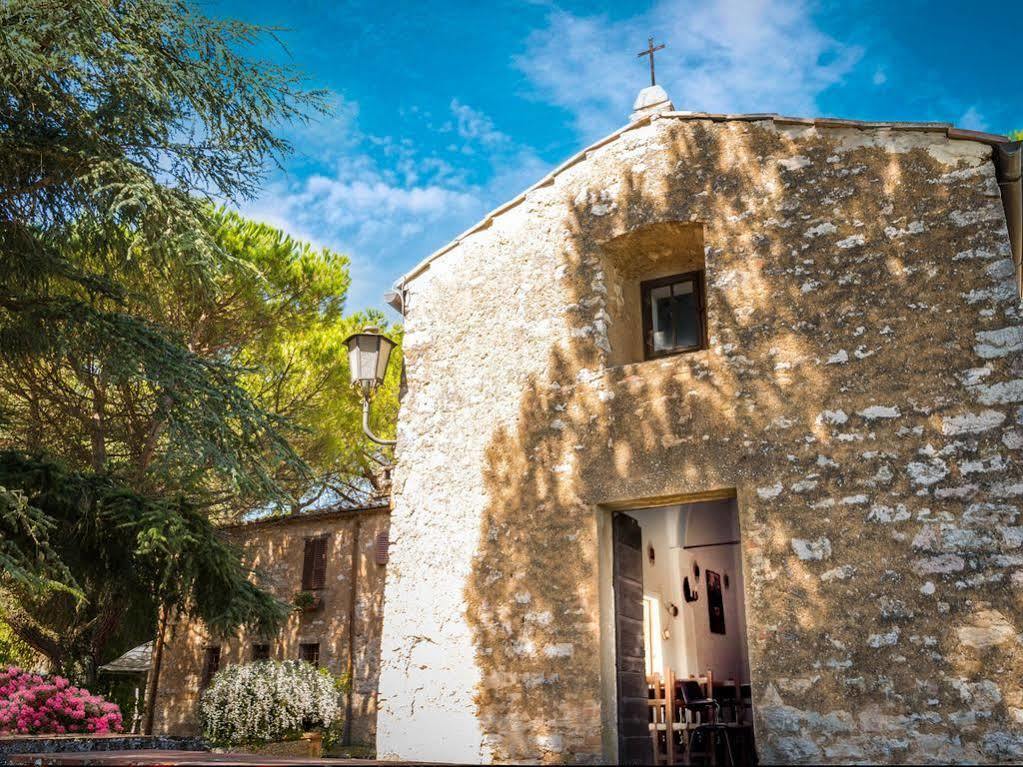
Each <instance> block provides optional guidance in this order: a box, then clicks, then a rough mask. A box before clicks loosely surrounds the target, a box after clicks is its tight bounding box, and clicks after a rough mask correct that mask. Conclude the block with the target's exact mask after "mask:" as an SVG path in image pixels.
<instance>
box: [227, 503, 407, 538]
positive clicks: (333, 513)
mask: <svg viewBox="0 0 1023 767" xmlns="http://www.w3.org/2000/svg"><path fill="white" fill-rule="evenodd" d="M380 511H387V512H389V511H390V507H389V506H387V505H386V504H378V505H375V506H357V507H354V508H341V509H338V508H335V509H327V510H326V511H317V512H311V513H308V514H288V515H286V516H279V517H277V516H275V517H263V518H262V519H255V520H253V521H251V522H236V523H235V524H233V525H224V526H222V527H221V528H220V529H221V530H227V531H230V532H245V531H247V530H252V529H254V528H263V527H272V526H274V525H290V524H299V523H302V522H323V521H326V520H330V519H343V518H345V517H354V516H357V515H359V514H372V513H375V512H380Z"/></svg>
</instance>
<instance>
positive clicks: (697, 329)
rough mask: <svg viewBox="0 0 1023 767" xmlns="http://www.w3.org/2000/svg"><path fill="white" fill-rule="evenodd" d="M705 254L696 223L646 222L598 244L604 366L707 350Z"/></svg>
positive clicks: (699, 229)
mask: <svg viewBox="0 0 1023 767" xmlns="http://www.w3.org/2000/svg"><path fill="white" fill-rule="evenodd" d="M706 252H707V249H706V246H705V244H704V240H703V225H702V224H700V223H697V222H682V221H663V222H660V223H655V224H646V225H643V226H639V227H636V228H633V229H630V230H629V231H627V232H624V233H622V234H620V235H619V236H617V237H614V238H612V239H610V240H608V241H606V242H604V243H602V244H601V246H600V260H601V268H602V269H603V271H604V282H605V287H606V289H607V293H606V296H607V298H606V310H607V314H608V320H607V338H606V344H603V345H602V346H601V348H602V349H603V350H604V354H605V358H604V363H605V365H606V366H608V367H614V366H617V365H628V364H632V363H637V362H643V361H644V360H650V359H657V358H660V357H665V356H667V355H669V354H679V353H683V352H693V351H697V350H700V349H705V348H707V338H708V337H709V332H708V327H709V322H708V317H709V316H710V314H711V311H710V307H709V306H708V302H707V300H706V299H707V290H706V279H705V276H704V272H705V269H706V268H707V266H708V265H707V260H706V255H705V254H706Z"/></svg>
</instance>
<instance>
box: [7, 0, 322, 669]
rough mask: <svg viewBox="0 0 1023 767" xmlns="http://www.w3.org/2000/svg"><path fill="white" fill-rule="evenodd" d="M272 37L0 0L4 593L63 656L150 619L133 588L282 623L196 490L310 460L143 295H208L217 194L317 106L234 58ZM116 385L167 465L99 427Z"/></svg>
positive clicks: (238, 373)
mask: <svg viewBox="0 0 1023 767" xmlns="http://www.w3.org/2000/svg"><path fill="white" fill-rule="evenodd" d="M272 34H273V30H268V29H263V28H260V27H256V26H252V25H249V24H245V23H242V22H238V21H230V20H226V21H222V20H216V19H211V18H208V17H205V16H203V15H202V14H200V13H199V12H197V11H196V9H195V8H194V7H193V6H192V5H190V4H188V3H186V2H181V1H179V0H17V2H10V1H9V0H0V156H2V157H3V162H2V163H0V368H2V369H3V371H4V373H3V374H4V379H5V386H9V389H8V392H7V395H6V396H2V395H0V441H2V443H3V444H4V445H5V446H6V447H8V448H10V450H9V452H7V453H5V454H4V458H3V462H2V463H3V471H2V472H0V565H3V568H4V573H3V574H2V575H0V600H2V604H0V609H2V610H3V611H4V613H5V616H6V617H7V618H9V619H10V620H9V621H8V622H9V623H10V625H11V627H12V628H13V629H14V630H15V632H16V633H17V634H18V636H19V637H21V638H22V639H24V640H26V641H28V643H29V644H30V645H32V646H33V647H34V648H35V649H37V650H39V651H41V652H44V653H47V654H48V655H50V657H51V659H54V660H55V662H56V663H57V664H58V665H68V664H71V663H76V662H77V663H79V664H84V665H86V666H88V665H90V663H91V661H94V660H95V658H96V656H97V651H96V648H97V647H102V646H103V641H102V640H103V637H104V636H109V634H110V632H111V631H114V630H116V627H117V625H118V623H119V622H121V621H123V620H126V619H127V614H128V613H131V611H132V610H134V609H136V608H138V610H139V611H140V612H141V613H143V614H144V613H146V611H147V610H149V611H150V612H149V617H147V618H144V619H143V620H145V621H148V622H149V625H150V626H151V625H152V610H151V608H152V606H153V604H152V603H150V604H148V605H147V604H146V600H147V599H152V600H154V603H155V604H156V605H158V607H159V610H160V613H161V615H163V616H166V615H167V614H168V612H169V611H171V610H186V611H193V612H194V613H195V614H196V615H198V616H200V617H202V618H204V619H205V620H207V621H208V622H209V623H210V625H211V626H213V627H215V628H217V629H218V630H225V631H226V630H229V629H230V627H232V626H237V625H241V624H243V623H247V624H252V625H256V626H260V627H262V628H267V629H268V627H270V626H272V625H273V624H274V623H275V622H276V621H279V620H280V618H281V615H282V612H281V606H280V605H279V604H278V603H277V602H276V601H275V600H273V599H272V598H271V597H270V596H269V595H267V594H266V593H265V592H263V591H260V590H259V589H258V588H255V587H254V586H253V585H252V584H251V582H250V580H249V577H248V576H249V573H248V572H247V570H246V569H245V567H244V566H243V564H242V562H241V560H240V557H239V556H238V554H237V552H234V551H233V550H232V549H231V548H230V547H229V546H227V545H226V544H225V543H224V542H223V541H222V540H221V538H220V537H219V535H218V534H217V531H216V530H215V528H214V527H213V526H212V525H211V524H210V522H209V519H208V514H207V508H206V504H207V503H208V502H209V497H208V496H209V494H210V493H211V492H212V491H213V489H214V488H215V489H217V490H220V491H224V492H227V493H230V494H236V495H237V496H239V497H245V498H246V499H248V501H250V502H254V501H255V500H256V499H260V500H262V501H263V502H265V503H267V504H273V503H282V502H288V501H289V500H290V494H289V492H288V489H287V488H285V487H283V486H282V484H281V481H280V478H281V477H282V476H285V475H287V476H296V475H298V476H305V475H307V474H308V467H307V465H306V463H305V462H304V461H303V460H302V459H301V458H300V457H299V455H298V454H297V453H296V451H295V450H294V449H293V447H292V445H291V444H290V442H289V440H288V438H287V434H286V431H287V429H288V428H289V423H288V421H287V419H286V418H284V417H282V416H280V415H279V414H276V413H273V412H271V411H269V410H268V409H267V408H265V407H264V406H263V403H261V402H260V400H259V398H258V397H255V396H254V395H253V394H252V392H251V391H250V390H248V389H247V388H246V387H245V386H244V385H243V384H244V381H243V379H244V377H245V376H246V375H248V371H247V370H246V369H244V368H243V367H242V366H240V365H239V364H237V361H236V360H232V359H231V358H230V356H229V355H223V354H215V353H214V354H207V353H203V352H202V351H201V350H197V349H196V348H193V346H192V344H191V343H190V341H189V339H187V338H185V337H183V335H182V334H181V333H180V332H179V331H178V330H177V329H175V328H173V327H169V326H168V325H166V324H165V323H164V322H163V321H162V319H161V318H160V317H159V316H158V315H157V314H156V313H154V312H152V311H146V310H143V309H142V307H141V304H140V302H144V300H145V299H144V298H140V291H139V290H138V286H139V285H140V284H142V282H143V281H146V282H149V283H155V284H158V285H159V284H165V285H171V284H173V285H175V286H179V287H180V289H182V290H188V291H190V292H192V293H194V294H196V295H202V294H203V293H207V292H208V293H210V294H213V293H215V292H216V286H217V284H218V280H219V279H221V278H222V276H223V275H224V273H225V271H226V270H228V269H229V268H231V265H232V264H233V263H234V259H233V258H232V256H231V254H230V253H229V252H227V251H226V250H225V248H224V247H223V246H222V243H221V242H218V239H217V236H216V232H217V225H216V220H215V217H214V214H213V210H214V207H213V204H212V203H214V202H232V201H238V200H240V199H243V198H245V197H248V196H251V195H252V194H254V193H255V192H256V191H257V190H258V187H259V184H260V182H261V180H262V178H263V176H264V173H265V171H266V169H267V167H268V164H272V163H274V162H279V161H280V160H281V158H282V157H283V156H284V155H285V154H286V153H288V152H289V151H290V146H289V144H288V143H287V141H286V140H284V139H283V138H281V136H280V135H279V133H280V131H279V129H280V127H281V125H282V124H284V123H286V122H288V121H295V120H303V119H306V118H307V116H309V115H312V114H314V113H316V112H317V111H318V110H321V109H322V108H323V104H324V101H323V97H322V94H320V93H316V92H309V91H305V90H303V88H302V85H301V82H300V80H299V78H298V76H297V75H296V74H295V73H294V72H292V71H290V70H288V69H283V68H280V67H278V66H275V65H273V64H270V63H267V62H265V61H260V60H258V59H256V58H253V57H252V56H251V55H247V54H251V52H252V51H253V50H254V46H255V45H256V44H257V43H259V42H261V41H262V40H263V39H265V38H266V36H267V35H272ZM40 382H42V383H40ZM58 395H59V396H58ZM111 398H117V399H118V401H119V404H121V405H125V402H129V401H130V402H129V404H127V405H125V407H129V408H130V407H133V406H134V407H137V408H142V409H146V410H145V412H141V411H140V412H139V415H140V416H144V418H140V419H139V422H140V423H146V424H148V428H149V429H150V431H148V432H145V433H139V434H136V435H133V437H134V438H135V439H136V440H137V442H136V443H133V444H138V445H141V446H142V447H141V449H142V450H143V451H145V450H147V449H149V448H150V446H153V445H159V446H163V447H167V446H169V445H172V446H173V448H172V449H166V450H164V452H163V455H164V456H166V457H167V458H168V460H166V461H161V462H160V463H159V467H157V465H156V463H153V462H149V463H147V462H146V461H144V460H143V461H139V460H137V459H138V458H139V456H129V455H127V453H126V452H125V451H126V450H128V448H126V445H128V444H129V443H130V442H131V440H127V439H121V440H108V439H106V435H108V434H109V431H108V429H107V426H108V424H106V423H104V418H105V417H106V416H107V414H108V413H109V412H110V410H109V409H108V404H109V403H108V400H110V399H111ZM69 403H74V407H73V408H72V407H69ZM41 425H45V426H46V428H43V427H42V426H41ZM61 430H63V431H61ZM118 451H120V452H118ZM54 454H56V456H57V457H58V458H59V460H55V459H54V457H53V456H54ZM129 458H132V459H134V460H128V459H129ZM126 466H134V467H136V468H137V467H139V466H142V467H143V469H144V470H143V471H142V473H141V474H137V475H132V474H131V473H130V472H129V471H127V470H126V468H125V467H126ZM76 538H77V543H81V545H80V546H77V548H76V545H75V544H76ZM86 551H87V552H89V556H88V557H85V556H84V555H83V553H82V552H86ZM140 593H142V594H143V596H144V597H145V599H142V600H141V601H140V600H139V599H138V598H137V597H138V595H139V594H140ZM123 598H130V599H132V601H131V603H130V605H127V604H126V603H123V602H119V601H118V600H120V599H123ZM69 600H70V601H69ZM122 605H125V607H124V609H120V610H119V609H118V608H120V607H121V606H122ZM69 606H70V607H69ZM129 607H130V609H129ZM111 608H113V609H111ZM69 609H70V610H72V611H83V610H84V611H86V612H88V611H92V618H90V620H92V625H93V630H92V633H91V634H90V635H89V637H88V641H87V642H85V644H88V645H89V647H88V649H87V650H84V651H83V650H81V647H82V642H78V643H77V644H76V642H77V640H73V638H70V637H66V636H64V637H62V636H55V635H56V634H57V633H58V631H59V628H58V627H59V626H60V621H58V620H49V621H48V618H49V617H52V615H53V612H51V611H56V612H57V613H58V614H61V615H63V614H66V613H67V612H68V611H69ZM61 611H63V612H61ZM93 618H94V620H93ZM103 621H109V625H108V624H105V623H104V622H103ZM40 629H41V630H42V631H40ZM47 632H49V633H48V635H47ZM55 638H56V639H57V640H58V641H57V645H59V646H54V643H53V641H51V640H54V639H55ZM84 641H85V640H83V642H84ZM76 648H78V649H76ZM90 654H91V656H90ZM69 655H72V656H77V657H76V658H69V657H68V656H69ZM90 658H91V660H90Z"/></svg>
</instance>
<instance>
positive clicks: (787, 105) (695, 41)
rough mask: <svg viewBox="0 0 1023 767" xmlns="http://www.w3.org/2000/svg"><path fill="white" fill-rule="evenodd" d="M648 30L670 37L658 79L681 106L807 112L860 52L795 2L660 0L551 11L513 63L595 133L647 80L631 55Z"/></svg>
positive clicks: (613, 122)
mask: <svg viewBox="0 0 1023 767" xmlns="http://www.w3.org/2000/svg"><path fill="white" fill-rule="evenodd" d="M651 31H656V34H657V42H661V41H662V40H663V41H665V42H666V43H667V48H666V49H665V50H663V51H661V52H659V53H658V54H657V73H658V78H657V79H658V83H660V84H662V85H664V86H665V89H666V90H667V91H668V94H669V96H671V98H672V101H673V102H674V104H675V106H676V107H677V108H678V109H688V110H693V111H700V112H702V111H706V112H788V113H800V114H810V113H813V112H814V111H815V110H816V104H817V97H818V96H819V95H820V94H821V93H822V92H823V91H825V90H826V89H827V88H829V87H830V86H832V85H834V84H836V83H838V82H840V81H841V80H842V78H843V77H844V76H845V75H846V74H847V73H848V72H849V71H851V69H852V68H853V66H854V65H855V64H856V62H857V61H858V60H859V58H860V56H861V54H862V52H861V51H860V49H859V48H856V47H853V46H848V45H844V44H842V43H840V42H839V41H837V40H835V39H834V38H832V37H830V36H828V35H826V34H825V33H823V32H822V31H821V30H819V29H818V28H817V27H816V25H815V24H814V21H813V18H812V15H811V13H810V9H809V8H808V7H807V5H806V4H805V3H804V2H801V1H800V0H695V1H694V2H692V3H678V2H674V1H673V0H663V1H662V2H661V3H659V4H658V5H656V6H655V7H654V8H652V9H651V10H650V11H649V12H647V13H644V14H642V15H639V16H634V17H632V18H628V19H623V20H612V19H610V18H609V17H607V16H605V15H599V16H577V15H574V14H572V13H568V12H566V11H563V10H559V9H555V10H553V11H551V13H550V14H549V17H548V25H547V27H546V28H545V29H543V30H538V31H536V32H534V33H533V34H532V35H530V37H529V39H528V40H527V46H526V51H525V52H524V53H523V54H522V55H521V56H519V57H518V58H517V59H516V65H517V66H518V67H519V69H520V70H522V71H523V72H524V73H525V74H526V75H527V76H528V77H529V79H530V81H531V83H532V84H533V86H534V88H535V95H536V97H537V98H540V99H543V100H545V101H549V102H551V103H553V104H555V105H558V106H561V107H563V108H564V109H566V110H568V111H569V112H570V113H571V114H572V116H573V118H574V120H575V124H576V127H577V129H578V131H579V133H580V134H581V135H582V136H583V137H585V138H594V137H596V136H599V135H602V134H604V133H607V132H609V131H611V130H613V129H614V128H616V127H618V126H620V125H622V124H623V123H624V122H625V120H626V118H627V116H628V113H629V111H630V106H631V103H632V100H633V98H635V96H636V93H637V92H638V91H639V89H640V88H642V87H643V86H644V85H646V84H647V80H646V74H647V70H646V59H642V60H639V59H637V58H636V57H635V52H636V51H638V50H639V49H640V48H642V47H643V46H644V41H645V40H646V39H647V37H648V36H649V34H650V32H651Z"/></svg>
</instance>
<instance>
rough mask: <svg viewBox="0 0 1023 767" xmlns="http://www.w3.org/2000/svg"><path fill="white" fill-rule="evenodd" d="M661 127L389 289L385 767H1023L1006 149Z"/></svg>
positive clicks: (1014, 339)
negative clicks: (679, 713)
mask: <svg viewBox="0 0 1023 767" xmlns="http://www.w3.org/2000/svg"><path fill="white" fill-rule="evenodd" d="M652 95H653V98H650V96H651V94H650V93H649V92H648V93H647V94H645V97H644V98H645V100H643V101H641V102H640V103H641V104H642V105H646V104H650V106H644V107H643V108H642V109H640V110H638V113H636V114H634V115H633V119H632V122H630V123H629V124H628V125H627V126H626V127H625V128H623V129H621V130H619V131H617V132H616V133H614V134H612V135H611V136H609V137H607V138H606V139H604V140H602V141H600V142H598V143H596V144H594V145H593V146H591V147H589V148H588V149H586V150H585V151H583V152H581V153H580V154H579V155H577V156H576V157H574V158H572V159H571V160H569V161H568V162H567V163H565V164H564V165H562V166H561V167H560V168H558V169H556V170H555V171H553V172H552V173H551V174H550V175H548V176H547V177H546V178H544V179H542V180H541V181H540V182H539V183H537V184H536V185H535V186H533V187H531V188H530V189H529V190H527V191H526V192H525V193H523V194H522V195H520V196H518V197H516V198H515V199H514V200H512V201H511V202H509V203H508V204H506V205H504V206H502V207H501V208H498V209H497V210H495V211H494V212H493V213H492V214H490V215H489V216H487V217H486V219H485V220H484V221H482V222H480V223H479V224H478V225H477V226H475V227H473V228H472V229H470V230H469V231H467V232H466V233H465V234H463V235H462V236H460V237H459V238H458V239H456V240H455V241H454V242H452V243H451V244H450V245H448V246H446V247H445V248H443V249H441V250H440V251H438V252H437V253H435V254H433V255H432V256H430V257H429V258H428V259H426V260H425V261H424V262H423V263H421V264H420V265H419V266H417V267H416V268H415V269H413V270H412V271H411V272H410V273H408V274H407V275H406V276H404V277H403V278H402V279H401V280H400V281H399V283H398V288H399V293H400V296H401V299H402V300H401V305H402V306H403V308H404V312H405V323H406V324H405V337H404V353H405V364H406V373H407V385H408V389H407V393H406V395H405V396H404V399H403V401H402V404H401V413H400V418H399V431H398V447H397V456H398V461H397V467H396V470H395V475H394V484H393V487H394V497H393V512H392V519H391V524H392V540H393V541H394V545H393V547H392V551H391V561H390V564H389V566H388V578H387V584H386V590H385V601H386V610H385V614H384V627H383V638H382V649H381V652H382V668H381V672H380V704H379V714H378V723H377V747H378V756H379V757H380V758H394V757H397V758H405V759H415V760H447V761H455V762H490V761H494V762H530V761H545V762H600V761H614V760H616V759H619V758H620V759H622V760H626V759H635V758H642V755H643V751H642V746H643V743H642V742H641V741H644V738H645V732H646V729H645V728H646V721H645V710H646V709H645V705H646V701H645V700H642V701H638V702H637V700H636V698H637V697H644V698H645V690H641V691H639V692H637V690H636V689H635V684H634V682H635V680H636V679H637V678H638V679H639V680H641V681H642V678H643V677H642V674H641V672H642V668H641V666H642V664H643V663H644V660H646V662H647V663H653V662H656V661H658V659H659V662H661V663H668V662H670V663H672V664H674V665H675V666H676V667H677V671H678V672H679V673H680V674H689V673H695V672H700V671H702V670H703V669H704V668H706V667H708V666H710V665H716V666H717V667H718V668H717V669H715V673H717V674H735V675H739V676H740V677H744V679H743V680H742V681H743V682H744V683H748V684H749V685H750V689H751V699H752V704H753V708H754V714H755V728H756V747H757V750H758V752H759V755H760V757H761V759H763V760H767V761H770V762H849V761H903V762H927V761H932V762H934V761H936V762H946V761H982V762H991V761H998V760H1012V761H1020V760H1023V686H1021V685H1020V684H1019V679H1020V676H1021V674H1023V643H1021V639H1020V631H1021V629H1023V614H1021V610H1020V604H1021V599H1023V526H1021V525H1023V522H1021V520H1020V515H1019V512H1020V505H1021V501H1023V467H1021V462H1020V450H1021V449H1023V407H1021V406H1023V357H1021V354H1020V353H1021V351H1023V317H1021V314H1020V312H1021V306H1020V293H1019V259H1020V251H1019V243H1020V239H1019V238H1020V229H1021V223H1023V222H1021V220H1020V208H1019V201H1020V182H1019V145H1018V144H1009V143H1007V140H1006V139H1005V138H1004V137H999V136H990V135H985V134H979V133H974V132H969V131H961V130H956V129H954V128H952V127H950V126H947V125H943V124H935V123H924V124H916V123H914V124H906V123H861V122H852V121H841V120H830V119H829V120H825V119H818V120H812V119H792V118H785V117H780V116H775V115H762V114H761V115H713V114H699V113H690V112H678V111H675V110H674V108H673V107H672V106H671V104H670V103H668V102H667V98H666V97H664V96H662V95H661V94H660V93H657V92H655V93H653V94H652ZM616 533H617V538H618V546H617V547H616V546H615V539H616ZM701 536H703V538H701ZM699 540H705V543H706V545H707V546H708V547H713V546H717V547H719V548H717V549H715V550H714V553H713V554H712V553H711V552H710V548H708V549H698V548H696V545H697V544H696V543H694V541H699ZM640 541H641V542H642V544H641V545H640V546H638V547H637V545H634V544H638V543H639V542H640ZM701 545H702V544H701ZM630 547H631V552H633V553H636V557H638V558H636V559H635V560H634V564H637V563H639V562H642V563H643V568H642V575H639V574H638V571H637V573H636V576H635V577H636V578H637V579H639V580H640V581H641V587H634V586H630V585H629V584H628V583H626V582H625V581H624V580H622V579H621V577H620V576H621V574H622V572H624V570H625V569H627V568H625V567H624V565H622V563H621V562H620V561H616V560H617V559H620V558H621V557H624V556H626V549H629V548H630ZM616 549H617V555H616ZM701 552H707V553H701ZM633 553H628V556H630V557H631V556H633ZM712 557H715V559H714V561H711V560H712ZM662 564H663V567H662ZM696 564H700V565H702V566H703V569H702V571H700V570H698V569H697V568H696V567H695V565H696ZM648 565H649V566H648ZM658 568H660V569H658ZM637 570H638V564H637ZM712 574H713V578H712V577H711V576H712ZM729 576H730V577H729ZM722 584H724V585H723V586H722ZM687 590H688V592H689V593H690V596H692V595H693V594H694V593H695V594H697V595H698V598H697V599H696V600H695V601H687V597H686V596H685V593H686V591H687ZM712 598H713V599H714V600H720V601H717V602H716V605H717V606H716V607H711V610H710V613H708V606H709V605H714V604H715V602H714V601H712ZM658 605H660V606H658ZM673 609H674V611H675V612H674V613H673ZM715 609H716V610H717V625H715V618H714V617H713V613H714V610H715ZM644 610H645V612H644ZM651 610H653V611H656V614H657V619H658V620H659V621H660V625H659V627H658V629H657V631H651V630H650V627H649V626H648V625H647V623H648V622H649V620H652V617H650V616H649V614H650V611H651ZM640 615H646V616H648V621H644V622H643V627H642V630H643V631H644V632H646V633H645V634H644V635H643V636H640V641H641V644H640V645H639V646H640V647H642V648H643V649H638V650H637V645H636V644H635V641H636V633H635V632H637V631H638V630H639V629H638V628H637V625H636V624H637V623H638V622H639V617H638V616H640ZM630 621H631V623H630ZM622 637H625V638H627V639H628V641H622V640H621V638H622ZM715 637H717V638H718V639H715ZM725 639H727V641H728V642H729V643H730V644H728V646H725V645H722V644H715V643H714V642H723V641H725ZM651 643H652V644H654V645H655V646H648V645H649V644H651ZM637 653H638V655H637ZM640 656H642V657H640ZM651 656H656V657H655V658H653V660H651ZM637 705H638V706H642V707H643V708H642V711H643V713H642V714H636V713H635V712H636V710H637V709H636V706H637ZM645 742H647V743H648V742H649V739H648V738H646V739H645Z"/></svg>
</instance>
